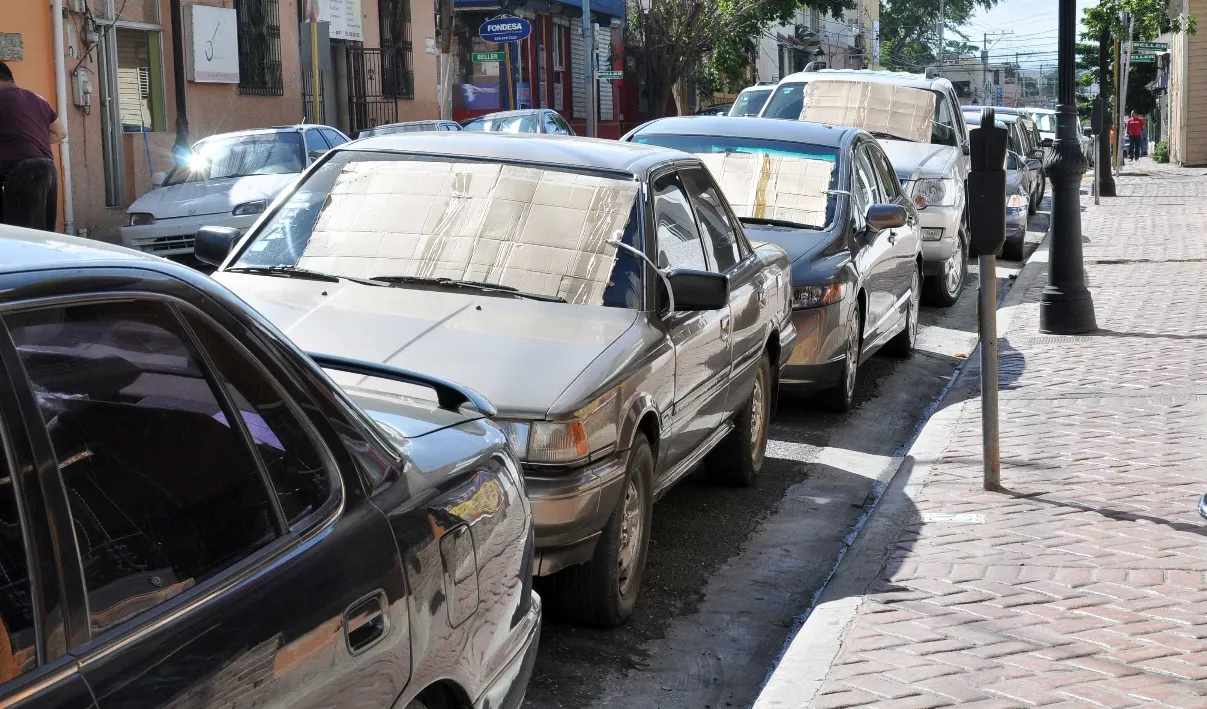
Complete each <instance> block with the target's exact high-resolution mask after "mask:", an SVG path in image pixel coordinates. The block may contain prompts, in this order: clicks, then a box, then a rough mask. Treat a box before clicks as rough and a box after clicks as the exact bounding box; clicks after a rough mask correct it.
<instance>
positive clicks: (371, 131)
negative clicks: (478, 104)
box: [356, 121, 461, 139]
mask: <svg viewBox="0 0 1207 709" xmlns="http://www.w3.org/2000/svg"><path fill="white" fill-rule="evenodd" d="M432 130H436V131H440V130H444V131H448V130H461V124H460V123H458V122H456V121H407V122H405V123H387V124H385V125H382V126H376V127H374V128H366V129H365V130H362V131H361V132H359V133H357V134H356V137H357V138H358V139H360V138H371V137H373V136H375V135H392V134H394V133H415V132H422V131H432Z"/></svg>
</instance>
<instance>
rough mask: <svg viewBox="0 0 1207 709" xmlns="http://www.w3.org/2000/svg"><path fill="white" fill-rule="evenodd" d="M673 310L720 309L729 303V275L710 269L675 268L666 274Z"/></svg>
mask: <svg viewBox="0 0 1207 709" xmlns="http://www.w3.org/2000/svg"><path fill="white" fill-rule="evenodd" d="M666 279H667V281H669V282H670V286H671V294H672V295H673V296H674V298H675V310H676V311H685V310H720V309H721V308H724V307H725V306H726V305H729V276H726V275H724V274H721V273H712V272H711V271H696V270H694V269H690V268H676V269H674V270H672V271H670V272H669V273H667V274H666Z"/></svg>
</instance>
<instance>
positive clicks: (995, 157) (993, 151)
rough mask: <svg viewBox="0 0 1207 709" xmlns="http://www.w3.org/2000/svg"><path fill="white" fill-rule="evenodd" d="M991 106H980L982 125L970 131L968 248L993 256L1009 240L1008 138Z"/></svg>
mask: <svg viewBox="0 0 1207 709" xmlns="http://www.w3.org/2000/svg"><path fill="white" fill-rule="evenodd" d="M1007 135H1008V131H1007V130H1006V129H1005V128H998V127H997V124H996V122H995V119H994V113H993V109H992V108H983V109H981V125H980V126H979V127H977V128H973V129H972V131H970V133H969V150H968V158H969V163H970V168H971V171H970V172H969V173H968V231H969V240H970V242H971V243H969V245H968V252H969V253H970V254H971V255H973V256H994V255H996V254H997V252H998V251H1000V250H1001V248H1002V246H1003V245H1004V244H1005V243H1006V142H1007Z"/></svg>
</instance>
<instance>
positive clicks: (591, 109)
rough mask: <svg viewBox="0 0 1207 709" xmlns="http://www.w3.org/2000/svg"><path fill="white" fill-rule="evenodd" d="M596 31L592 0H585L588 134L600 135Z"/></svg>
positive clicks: (585, 69)
mask: <svg viewBox="0 0 1207 709" xmlns="http://www.w3.org/2000/svg"><path fill="white" fill-rule="evenodd" d="M595 89H596V85H595V32H594V28H593V27H592V26H591V0H583V96H585V97H586V101H587V107H586V108H587V136H588V137H590V138H594V137H596V136H597V135H598V131H597V129H596V125H595V119H596V111H595Z"/></svg>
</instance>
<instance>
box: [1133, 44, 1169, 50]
mask: <svg viewBox="0 0 1207 709" xmlns="http://www.w3.org/2000/svg"><path fill="white" fill-rule="evenodd" d="M1132 50H1133V51H1136V52H1168V51H1169V45H1168V44H1166V43H1164V42H1134V43H1133V44H1132Z"/></svg>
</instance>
